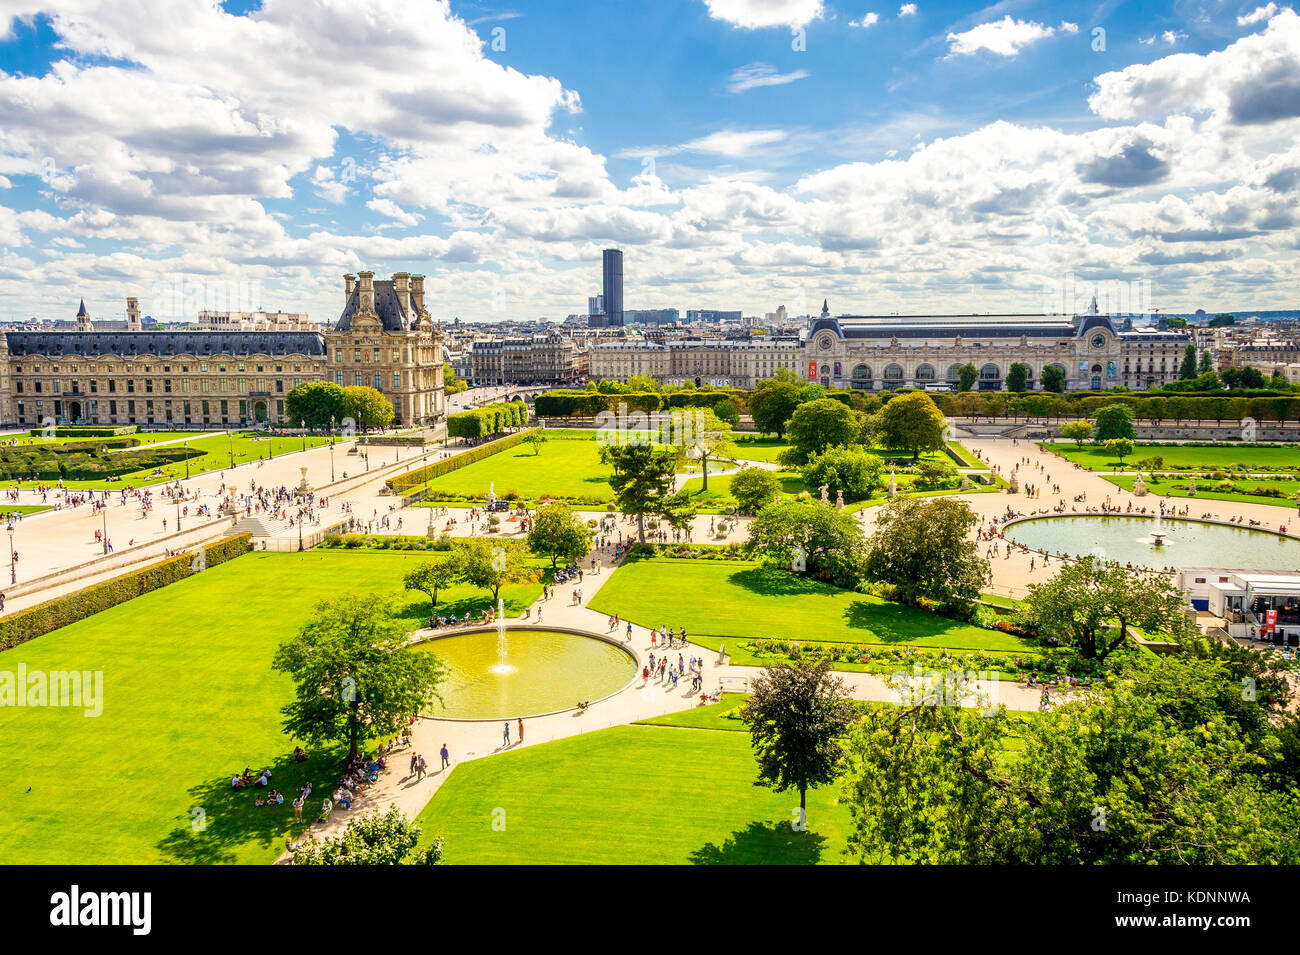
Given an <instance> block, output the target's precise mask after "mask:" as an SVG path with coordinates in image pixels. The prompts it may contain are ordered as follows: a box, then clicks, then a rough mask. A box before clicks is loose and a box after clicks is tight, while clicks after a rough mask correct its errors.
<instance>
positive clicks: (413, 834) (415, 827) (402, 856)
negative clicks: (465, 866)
mask: <svg viewBox="0 0 1300 955" xmlns="http://www.w3.org/2000/svg"><path fill="white" fill-rule="evenodd" d="M422 833H423V827H421V826H420V824H419V823H417V822H411V821H409V820H408V819H407V818H406V816H404V815H402V811H401V810H400V809H398V808H397V807H396V806H390V807H389V808H388V812H386V813H382V814H381V813H380V812H379V810H378V809H376V810H374V811H373V812H367V813H362V814H361V815H359V816H356V817H354V818H352V819H349V820H348V824H347V826H346V828H344V830H343V834H342V835H340V836H331V837H327V838H325V839H311V840H308V841H307V842H306V843H304V844H303V845H302V846H301V847H300V848H299V849H298V851H297V852H296V853H295V854H294V857H293V864H294V865H402V864H406V865H437V864H438V863H439V862H441V861H442V839H441V838H438V839H437V840H435V841H434V843H433V844H432V845H430V846H428V847H427V848H426V849H425V850H424V851H423V852H419V853H417V854H416V856H415V858H414V859H410V860H408V859H407V857H408V856H409V855H410V854H411V853H412V852H414V851H415V849H416V847H417V846H418V845H419V844H420V836H421V834H422Z"/></svg>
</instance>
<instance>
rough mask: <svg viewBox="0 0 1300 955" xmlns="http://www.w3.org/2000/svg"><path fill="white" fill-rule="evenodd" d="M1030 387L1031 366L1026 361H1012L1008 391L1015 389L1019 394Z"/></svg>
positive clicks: (1008, 372)
mask: <svg viewBox="0 0 1300 955" xmlns="http://www.w3.org/2000/svg"><path fill="white" fill-rule="evenodd" d="M1028 388H1029V366H1028V365H1026V364H1025V363H1024V362H1020V361H1017V362H1012V364H1011V367H1010V368H1008V369H1007V391H1013V392H1016V393H1017V394H1019V393H1021V392H1024V391H1027V390H1028Z"/></svg>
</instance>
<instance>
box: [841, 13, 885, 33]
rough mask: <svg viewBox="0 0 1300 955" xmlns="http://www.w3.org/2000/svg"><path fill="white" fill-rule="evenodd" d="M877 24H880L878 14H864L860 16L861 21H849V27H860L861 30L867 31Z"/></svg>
mask: <svg viewBox="0 0 1300 955" xmlns="http://www.w3.org/2000/svg"><path fill="white" fill-rule="evenodd" d="M879 22H880V14H879V13H864V14H863V15H862V19H860V20H850V21H849V26H851V27H861V28H862V29H864V30H865V29H867V28H868V27H873V26H875V25H876V24H877V23H879Z"/></svg>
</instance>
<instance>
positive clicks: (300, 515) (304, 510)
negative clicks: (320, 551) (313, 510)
mask: <svg viewBox="0 0 1300 955" xmlns="http://www.w3.org/2000/svg"><path fill="white" fill-rule="evenodd" d="M306 513H307V508H305V507H300V508H298V553H300V554H301V553H302V522H303V515H304V514H306Z"/></svg>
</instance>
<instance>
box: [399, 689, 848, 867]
mask: <svg viewBox="0 0 1300 955" xmlns="http://www.w3.org/2000/svg"><path fill="white" fill-rule="evenodd" d="M701 709H703V708H701ZM755 769H756V764H755V762H754V755H753V752H752V750H751V749H750V742H749V737H748V735H747V734H745V733H718V732H711V731H709V730H702V729H682V728H676V727H668V726H645V725H633V726H617V727H614V728H612V729H607V730H601V731H599V732H594V733H586V734H583V735H582V736H576V737H571V738H569V739H562V740H556V741H555V742H550V743H542V744H539V745H537V746H528V747H525V748H523V749H519V750H514V751H512V752H507V753H502V754H500V755H496V756H491V757H487V758H484V759H476V760H472V761H470V762H466V763H461V764H460V765H458V766H457V767H456V768H455V770H454V771H453V772H452V774H451V776H450V777H449V778H448V779H447V781H446V782H445V783H443V784H442V787H441V788H440V789H439V790H438V792H437V793H436V794H435V795H434V797H433V799H432V800H431V801H430V802H429V805H428V806H426V807H425V809H424V811H423V812H422V813H420V816H419V821H420V823H421V825H423V826H424V829H425V838H426V839H432V838H434V837H435V836H437V835H442V836H443V837H444V839H445V845H444V853H445V855H444V858H445V860H446V861H447V862H448V863H451V864H480V865H483V864H486V865H503V864H512V863H532V864H543V863H551V864H561V865H564V864H569V865H572V864H586V863H593V864H606V865H618V864H623V865H673V864H676V865H682V864H704V865H707V864H715V865H716V864H736V865H756V864H765V865H773V864H811V863H838V862H841V861H844V857H843V856H842V854H841V853H842V852H843V849H844V847H845V845H846V844H847V832H848V828H849V826H850V824H851V821H850V818H849V813H848V809H847V807H845V806H841V805H838V804H837V800H836V794H837V787H836V786H835V785H834V784H832V785H829V786H822V787H819V788H817V789H811V790H809V791H808V815H807V821H808V831H806V832H795V831H794V830H793V829H792V828H791V826H790V822H791V820H792V818H793V817H792V815H791V810H792V809H794V808H797V807H798V805H799V794H798V793H797V792H785V793H774V792H772V791H771V790H770V789H765V788H762V787H758V786H755V785H754V780H755V779H756V778H757V774H756V771H755ZM494 822H495V823H496V825H495V826H494Z"/></svg>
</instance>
